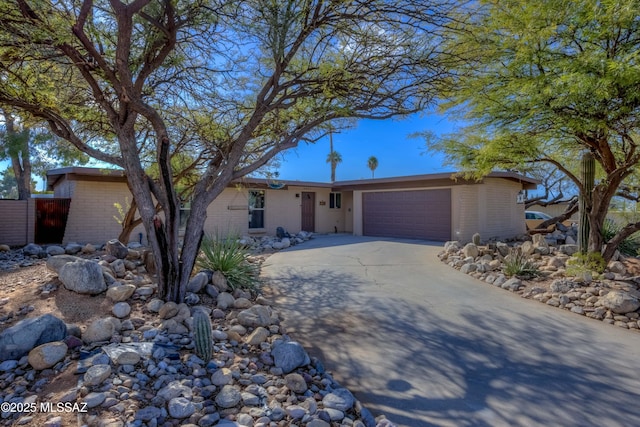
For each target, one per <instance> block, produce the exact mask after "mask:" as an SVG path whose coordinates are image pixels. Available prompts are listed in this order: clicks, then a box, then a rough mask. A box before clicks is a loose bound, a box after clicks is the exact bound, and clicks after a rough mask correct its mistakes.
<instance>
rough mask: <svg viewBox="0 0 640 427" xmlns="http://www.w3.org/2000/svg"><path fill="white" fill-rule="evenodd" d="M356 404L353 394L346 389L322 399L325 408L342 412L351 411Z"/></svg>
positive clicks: (336, 391) (336, 390) (335, 391)
mask: <svg viewBox="0 0 640 427" xmlns="http://www.w3.org/2000/svg"><path fill="white" fill-rule="evenodd" d="M355 402H356V399H355V398H354V397H353V394H351V392H350V391H349V390H347V389H346V388H338V389H335V390H334V391H333V392H332V393H329V394H327V395H326V396H325V397H324V398H323V399H322V404H323V405H324V407H325V408H331V409H337V410H339V411H342V412H345V411H348V410H350V409H351V408H352V407H353V405H354V404H355Z"/></svg>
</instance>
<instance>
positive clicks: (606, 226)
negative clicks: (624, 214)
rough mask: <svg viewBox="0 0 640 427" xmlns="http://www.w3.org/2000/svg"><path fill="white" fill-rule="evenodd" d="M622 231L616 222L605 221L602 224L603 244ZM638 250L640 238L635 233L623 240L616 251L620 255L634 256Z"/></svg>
mask: <svg viewBox="0 0 640 427" xmlns="http://www.w3.org/2000/svg"><path fill="white" fill-rule="evenodd" d="M621 229H622V226H621V225H619V224H618V223H617V222H615V221H613V220H611V219H606V220H605V221H604V223H603V224H602V238H603V239H604V241H605V242H608V241H609V240H611V239H613V237H614V236H615V235H616V234H618V232H619V231H620V230H621ZM639 249H640V236H638V234H637V233H634V234H632V235H631V236H629V237H627V238H626V239H624V240H623V241H622V242H620V244H619V245H618V250H619V251H620V253H621V254H623V255H627V256H636V255H637V254H638V250H639Z"/></svg>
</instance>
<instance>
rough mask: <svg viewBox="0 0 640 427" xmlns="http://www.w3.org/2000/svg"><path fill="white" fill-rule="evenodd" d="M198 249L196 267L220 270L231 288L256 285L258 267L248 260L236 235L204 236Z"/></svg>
mask: <svg viewBox="0 0 640 427" xmlns="http://www.w3.org/2000/svg"><path fill="white" fill-rule="evenodd" d="M200 249H201V253H200V257H199V258H198V261H197V263H198V267H200V268H202V269H207V270H211V271H219V272H221V273H222V274H223V275H224V277H225V278H226V279H227V282H228V284H229V286H230V287H231V288H232V289H237V288H242V289H254V288H255V287H256V286H257V285H258V282H259V280H258V274H259V273H260V270H259V267H258V265H256V264H253V263H251V262H249V260H248V257H249V252H248V251H247V249H246V248H245V246H244V245H242V244H241V243H240V240H239V238H238V236H235V235H228V236H226V237H224V238H222V237H220V236H219V235H217V236H215V237H212V236H205V237H204V239H203V240H202V246H201V248H200Z"/></svg>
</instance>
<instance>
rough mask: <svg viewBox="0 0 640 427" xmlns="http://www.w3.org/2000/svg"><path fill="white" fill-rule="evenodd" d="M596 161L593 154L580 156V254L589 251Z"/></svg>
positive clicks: (588, 153) (587, 153)
mask: <svg viewBox="0 0 640 427" xmlns="http://www.w3.org/2000/svg"><path fill="white" fill-rule="evenodd" d="M595 171H596V160H595V158H594V157H593V154H591V153H590V152H586V153H584V154H583V155H582V176H581V179H582V191H581V192H580V208H579V211H580V220H579V222H578V247H579V248H580V252H581V253H582V254H586V253H587V252H588V251H589V242H590V241H591V239H590V232H591V227H590V215H589V213H590V212H591V206H592V197H593V186H594V184H595Z"/></svg>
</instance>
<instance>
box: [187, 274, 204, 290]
mask: <svg viewBox="0 0 640 427" xmlns="http://www.w3.org/2000/svg"><path fill="white" fill-rule="evenodd" d="M208 282H209V275H208V274H207V273H204V272H200V273H198V274H196V275H195V276H193V277H192V278H191V280H189V283H188V284H187V292H193V293H198V292H200V291H201V290H202V288H204V287H205V286H206V285H207V283H208Z"/></svg>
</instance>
